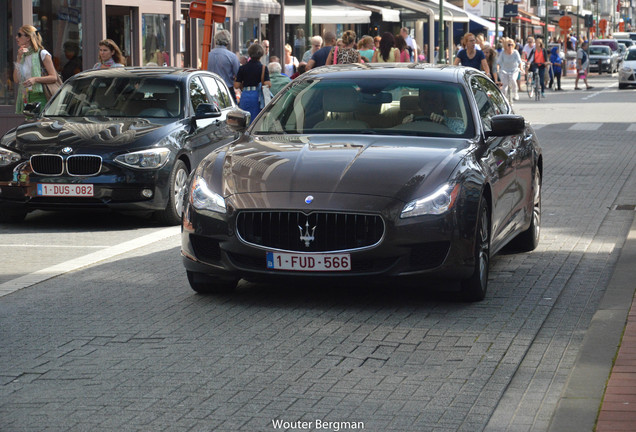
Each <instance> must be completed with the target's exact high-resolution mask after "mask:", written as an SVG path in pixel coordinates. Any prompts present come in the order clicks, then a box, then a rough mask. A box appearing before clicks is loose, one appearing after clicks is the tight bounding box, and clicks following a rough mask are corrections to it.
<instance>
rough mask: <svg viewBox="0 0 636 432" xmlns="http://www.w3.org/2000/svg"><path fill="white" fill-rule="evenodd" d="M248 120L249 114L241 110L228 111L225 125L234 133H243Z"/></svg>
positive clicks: (249, 118)
mask: <svg viewBox="0 0 636 432" xmlns="http://www.w3.org/2000/svg"><path fill="white" fill-rule="evenodd" d="M250 120H251V115H250V113H249V112H248V111H243V110H241V109H235V110H232V111H230V112H229V113H228V115H227V118H226V122H227V125H228V126H229V127H230V129H232V130H233V131H236V132H245V129H246V128H247V125H248V124H250Z"/></svg>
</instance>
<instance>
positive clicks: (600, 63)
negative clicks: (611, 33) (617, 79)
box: [587, 45, 618, 73]
mask: <svg viewBox="0 0 636 432" xmlns="http://www.w3.org/2000/svg"><path fill="white" fill-rule="evenodd" d="M587 53H588V54H589V56H590V72H598V73H603V72H608V73H614V72H616V71H617V70H618V56H616V55H614V54H613V53H612V50H611V48H610V47H609V46H606V45H590V46H589V47H588V49H587Z"/></svg>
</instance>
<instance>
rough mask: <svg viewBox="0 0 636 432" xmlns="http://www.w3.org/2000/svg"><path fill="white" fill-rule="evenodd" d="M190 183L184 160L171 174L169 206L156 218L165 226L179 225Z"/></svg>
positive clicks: (176, 163)
mask: <svg viewBox="0 0 636 432" xmlns="http://www.w3.org/2000/svg"><path fill="white" fill-rule="evenodd" d="M187 183H188V167H186V164H185V163H184V162H183V161H182V160H177V161H176V162H175V164H174V167H173V168H172V172H171V173H170V179H169V184H170V189H169V191H168V205H166V208H165V209H164V210H161V211H158V212H157V213H156V214H155V216H156V218H157V220H158V221H159V222H160V223H163V224H165V225H179V224H180V223H181V214H182V213H183V197H184V195H185V193H186V189H187Z"/></svg>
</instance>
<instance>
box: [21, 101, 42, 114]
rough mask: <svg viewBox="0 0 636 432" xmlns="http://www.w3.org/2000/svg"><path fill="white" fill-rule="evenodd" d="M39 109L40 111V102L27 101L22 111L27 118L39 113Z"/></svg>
mask: <svg viewBox="0 0 636 432" xmlns="http://www.w3.org/2000/svg"><path fill="white" fill-rule="evenodd" d="M40 111H42V105H41V104H40V102H29V103H28V104H26V105H24V109H23V110H22V113H23V114H24V115H25V116H27V117H29V118H34V117H36V116H37V115H38V114H40Z"/></svg>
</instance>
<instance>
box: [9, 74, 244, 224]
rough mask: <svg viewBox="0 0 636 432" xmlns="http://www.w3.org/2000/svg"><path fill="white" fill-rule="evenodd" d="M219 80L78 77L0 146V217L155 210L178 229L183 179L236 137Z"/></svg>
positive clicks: (35, 107)
mask: <svg viewBox="0 0 636 432" xmlns="http://www.w3.org/2000/svg"><path fill="white" fill-rule="evenodd" d="M233 109H236V105H235V103H234V101H233V99H232V98H231V97H230V93H229V91H228V89H227V86H226V85H225V83H224V82H223V80H222V79H221V78H220V77H218V76H217V75H215V74H212V73H210V72H206V71H201V70H195V69H177V68H165V67H159V68H147V67H144V68H117V69H112V70H100V71H88V72H83V73H80V74H78V75H76V76H75V77H73V78H72V79H70V80H69V81H67V82H66V83H65V84H64V86H63V87H62V88H61V89H60V91H59V92H58V93H57V94H56V95H55V96H54V97H53V98H52V99H51V100H50V101H49V103H47V105H46V106H45V107H40V106H39V104H31V105H27V109H26V110H25V111H26V113H27V114H30V115H31V116H32V121H28V122H26V123H25V124H23V125H21V126H18V127H17V128H15V129H13V130H11V131H9V132H8V133H7V134H5V135H4V136H3V137H2V139H1V140H0V221H2V222H16V221H21V220H23V219H24V217H25V215H26V214H27V212H29V211H31V210H35V209H43V210H61V209H75V208H76V209H89V208H110V209H113V210H125V211H143V212H149V211H150V212H154V213H155V215H156V217H157V219H158V220H159V221H160V222H162V223H165V224H171V225H174V224H178V223H179V222H180V220H181V214H182V211H183V195H184V194H185V193H186V189H185V188H186V182H187V178H188V175H189V173H190V171H191V170H192V169H194V168H195V167H196V166H197V165H198V163H199V162H200V161H201V160H202V159H203V157H205V156H206V155H207V154H208V153H209V152H210V151H212V150H213V149H215V148H217V147H219V146H221V145H224V144H227V143H229V142H230V141H232V140H233V139H234V138H235V136H236V133H235V132H234V131H232V130H231V129H229V128H228V127H227V125H226V122H225V118H226V115H227V113H228V112H229V111H232V110H233Z"/></svg>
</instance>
